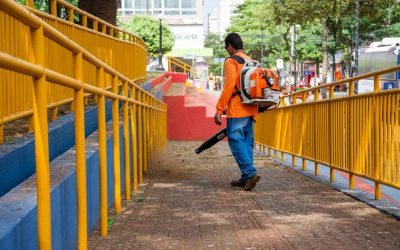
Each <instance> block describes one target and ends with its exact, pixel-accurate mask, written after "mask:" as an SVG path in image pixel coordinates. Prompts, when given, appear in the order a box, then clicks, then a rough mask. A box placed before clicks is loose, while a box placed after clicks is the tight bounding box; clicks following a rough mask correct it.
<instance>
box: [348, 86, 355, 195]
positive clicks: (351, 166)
mask: <svg viewBox="0 0 400 250" xmlns="http://www.w3.org/2000/svg"><path fill="white" fill-rule="evenodd" d="M349 96H354V81H350V82H349ZM349 112H350V115H349V118H350V123H349V124H350V127H349V128H348V131H349V132H348V135H349V138H350V137H351V136H353V129H354V126H353V125H354V122H353V119H354V112H353V106H352V103H351V100H350V109H349ZM354 147H355V143H354V140H353V138H351V139H350V148H349V151H348V154H349V170H351V171H352V170H353V169H354V164H355V162H354V161H353V159H352V157H354V156H355V155H354V154H353V152H354ZM349 189H350V190H353V189H354V174H352V173H350V174H349Z"/></svg>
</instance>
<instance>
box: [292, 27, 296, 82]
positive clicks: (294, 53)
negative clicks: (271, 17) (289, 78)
mask: <svg viewBox="0 0 400 250" xmlns="http://www.w3.org/2000/svg"><path fill="white" fill-rule="evenodd" d="M293 64H294V65H293V75H294V83H293V84H294V88H296V81H297V72H296V70H297V69H296V25H294V26H293Z"/></svg>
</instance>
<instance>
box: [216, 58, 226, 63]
mask: <svg viewBox="0 0 400 250" xmlns="http://www.w3.org/2000/svg"><path fill="white" fill-rule="evenodd" d="M224 61H225V58H214V62H216V63H222V62H224Z"/></svg>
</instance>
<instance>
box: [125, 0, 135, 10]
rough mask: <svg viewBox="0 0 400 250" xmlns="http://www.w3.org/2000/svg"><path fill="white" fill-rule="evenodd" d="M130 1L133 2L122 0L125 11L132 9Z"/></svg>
mask: <svg viewBox="0 0 400 250" xmlns="http://www.w3.org/2000/svg"><path fill="white" fill-rule="evenodd" d="M132 1H133V0H124V7H125V9H132V7H133V5H132Z"/></svg>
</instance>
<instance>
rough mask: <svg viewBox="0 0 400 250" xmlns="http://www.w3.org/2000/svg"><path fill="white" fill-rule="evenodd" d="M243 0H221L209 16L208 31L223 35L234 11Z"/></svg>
mask: <svg viewBox="0 0 400 250" xmlns="http://www.w3.org/2000/svg"><path fill="white" fill-rule="evenodd" d="M243 2H244V0H221V1H220V2H219V5H218V6H217V7H216V8H215V9H214V11H213V12H212V13H211V15H210V17H209V20H208V22H209V32H210V33H216V34H219V35H224V34H225V32H226V29H227V28H228V27H229V25H230V24H231V17H232V16H234V15H235V13H234V11H235V9H236V7H237V6H238V5H239V4H242V3H243Z"/></svg>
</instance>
